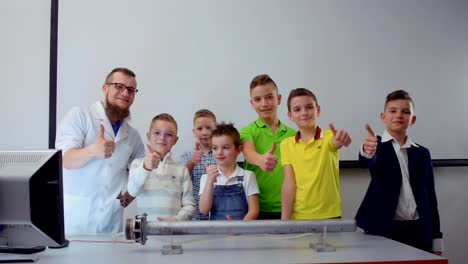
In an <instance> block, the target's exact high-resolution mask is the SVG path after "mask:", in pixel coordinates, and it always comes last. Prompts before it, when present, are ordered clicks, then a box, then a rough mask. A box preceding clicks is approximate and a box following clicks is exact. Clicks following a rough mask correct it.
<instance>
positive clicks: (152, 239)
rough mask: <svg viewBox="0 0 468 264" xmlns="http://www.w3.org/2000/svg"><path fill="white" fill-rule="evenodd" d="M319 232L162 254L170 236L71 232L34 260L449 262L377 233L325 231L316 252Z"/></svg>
mask: <svg viewBox="0 0 468 264" xmlns="http://www.w3.org/2000/svg"><path fill="white" fill-rule="evenodd" d="M319 236H320V235H319V234H291V235H239V236H234V235H232V236H229V235H209V236H207V235H206V236H205V235H204V236H193V235H191V236H173V237H172V239H173V243H174V244H179V245H182V249H183V253H182V254H179V255H163V254H162V252H161V250H162V247H163V245H170V244H171V236H149V237H148V241H147V243H146V245H140V244H138V243H134V242H132V241H127V240H125V238H124V236H123V235H115V236H74V237H69V238H68V239H69V240H70V241H71V242H70V246H69V247H68V248H62V249H47V250H46V251H44V252H41V253H38V254H39V260H38V262H37V263H39V264H42V263H47V264H58V263H60V264H72V263H80V264H83V263H84V264H93V263H114V264H118V263H138V264H145V263H151V264H154V263H171V264H178V263H218V262H221V263H223V264H228V263H236V264H239V263H242V264H244V263H353V262H369V263H379V262H384V261H387V262H385V263H387V264H388V263H393V262H395V263H405V262H407V263H411V261H415V260H431V262H430V263H448V260H447V259H445V258H442V257H439V256H436V255H433V254H431V253H428V252H425V251H422V250H419V249H415V248H412V247H409V246H406V245H404V244H401V243H398V242H395V241H393V240H389V239H386V238H383V237H379V236H371V235H366V234H363V233H362V232H360V231H357V232H352V233H329V234H328V235H327V241H328V243H329V244H331V245H332V246H334V247H336V251H335V252H316V251H315V250H313V249H311V248H309V243H310V242H312V243H316V242H317V241H318V238H319Z"/></svg>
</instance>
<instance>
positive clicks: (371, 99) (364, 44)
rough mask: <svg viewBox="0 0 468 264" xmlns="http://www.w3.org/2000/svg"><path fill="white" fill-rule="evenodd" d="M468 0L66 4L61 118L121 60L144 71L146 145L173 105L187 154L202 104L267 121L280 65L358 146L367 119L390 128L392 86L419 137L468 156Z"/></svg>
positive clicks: (141, 108) (137, 110) (344, 153)
mask: <svg viewBox="0 0 468 264" xmlns="http://www.w3.org/2000/svg"><path fill="white" fill-rule="evenodd" d="M466 14H468V2H467V1H463V0H447V1H439V0H413V1H407V0H394V1H385V0H355V1H345V0H340V1H339V0H331V1H330V0H297V1H285V0H273V1H270V0H253V1H252V0H238V1H215V0H200V1H189V0H186V1H182V0H172V1H169V0H168V1H159V0H141V1H125V0H103V1H91V0H82V1H61V2H60V7H59V19H58V21H59V25H58V36H59V40H58V77H57V84H58V85H57V86H58V88H57V89H58V91H57V92H58V95H57V121H58V122H60V120H61V118H62V117H63V116H64V114H65V113H66V112H67V111H68V110H69V109H70V108H71V107H73V106H86V105H89V104H91V103H93V102H94V101H96V100H100V99H102V98H103V95H102V91H101V86H102V84H103V82H104V77H105V76H106V74H107V73H108V72H109V71H110V70H111V69H112V68H115V67H120V66H123V67H128V68H130V69H132V70H134V71H135V73H136V75H137V81H138V89H139V90H140V92H139V93H138V94H137V96H136V98H135V101H134V104H133V106H132V109H131V111H132V121H131V122H132V124H133V125H134V126H135V127H136V128H137V129H138V130H139V132H140V133H141V135H142V138H143V141H144V142H146V141H147V140H146V132H147V130H148V129H149V123H150V120H151V119H152V117H154V116H155V115H156V114H159V113H162V112H167V113H170V114H171V115H173V116H174V117H175V119H176V120H177V122H178V125H179V142H178V143H177V145H176V146H175V147H174V149H173V150H174V152H175V153H176V155H178V154H181V153H182V152H183V151H186V150H189V149H191V148H193V147H194V137H193V134H192V127H193V124H192V117H193V113H194V112H195V111H196V110H198V109H201V108H208V109H210V110H212V111H213V112H214V113H215V114H216V115H217V118H218V121H228V122H229V121H231V122H234V124H235V126H236V127H237V128H238V129H240V128H242V127H243V126H245V125H247V124H248V123H250V122H251V121H253V120H255V119H256V118H257V116H256V113H255V112H254V110H253V109H252V107H251V105H250V103H249V99H250V98H249V83H250V81H251V79H252V78H253V77H254V76H255V75H257V74H262V73H267V74H269V75H270V76H271V77H272V78H273V79H274V80H275V81H276V83H277V85H278V88H279V92H280V93H281V94H282V96H283V100H282V103H281V105H280V110H279V113H278V114H279V118H280V120H282V121H283V122H285V123H287V124H288V125H290V126H292V127H294V128H295V125H294V124H293V123H291V122H290V121H289V120H288V118H287V109H286V99H287V96H288V94H289V91H290V90H291V89H293V88H297V87H305V88H308V89H310V90H311V91H313V92H314V93H315V94H316V95H317V97H318V103H319V104H320V106H321V111H322V112H321V115H320V117H319V126H321V127H322V128H328V124H329V123H330V122H333V123H334V125H335V126H336V127H337V128H342V129H345V130H347V131H348V132H349V133H350V134H351V136H352V138H353V143H352V144H351V145H350V146H349V147H348V148H343V149H342V150H341V151H340V160H342V161H355V160H357V152H358V147H359V145H360V144H361V143H362V141H363V139H364V138H365V136H366V131H365V129H364V125H365V123H369V124H370V125H371V126H372V127H373V128H374V130H375V131H376V132H377V133H378V134H381V133H382V131H383V130H384V126H383V124H382V122H381V121H380V113H381V112H382V110H383V106H384V101H385V97H386V95H387V94H388V93H389V92H391V91H393V90H396V89H405V90H407V91H408V92H410V94H411V95H412V96H413V99H414V101H415V106H416V115H417V122H416V124H415V125H414V126H413V127H412V128H411V129H410V136H411V137H412V139H413V140H414V141H415V142H417V143H421V144H422V145H424V146H426V147H428V148H429V149H430V150H431V153H432V158H433V159H467V158H468V140H467V139H466V136H465V135H467V134H468V124H467V122H466V115H467V114H468V106H466V102H468V87H467V86H468V74H467V72H468V30H467V25H468V16H467V15H466Z"/></svg>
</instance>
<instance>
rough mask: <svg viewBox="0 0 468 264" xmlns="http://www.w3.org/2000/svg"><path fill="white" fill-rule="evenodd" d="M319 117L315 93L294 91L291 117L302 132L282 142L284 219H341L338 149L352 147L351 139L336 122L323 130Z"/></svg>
mask: <svg viewBox="0 0 468 264" xmlns="http://www.w3.org/2000/svg"><path fill="white" fill-rule="evenodd" d="M319 115H320V106H319V105H318V103H317V98H316V97H315V95H314V94H313V93H312V92H311V91H309V90H307V89H305V88H297V89H294V90H292V91H291V92H290V94H289V97H288V117H289V119H290V120H291V121H293V122H294V123H296V125H297V126H298V128H299V131H298V132H297V133H296V136H294V137H289V138H287V139H285V140H283V142H281V162H282V164H283V173H284V182H283V186H282V189H281V199H282V200H281V203H282V209H281V219H282V220H289V219H328V218H336V217H341V214H342V210H341V194H340V181H339V164H338V162H339V155H338V150H339V149H340V148H341V147H342V146H348V145H349V144H351V137H350V135H349V134H348V132H346V131H344V130H337V129H335V127H334V126H333V124H332V123H330V125H329V127H330V130H322V129H321V128H320V127H319V126H318V125H317V118H318V116H319Z"/></svg>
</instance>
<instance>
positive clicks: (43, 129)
mask: <svg viewBox="0 0 468 264" xmlns="http://www.w3.org/2000/svg"><path fill="white" fill-rule="evenodd" d="M0 35H1V41H0V81H1V88H0V90H1V94H0V112H1V113H2V125H1V129H0V149H41V148H48V139H49V37H50V0H37V1H33V0H15V1H0Z"/></svg>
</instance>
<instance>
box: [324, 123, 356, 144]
mask: <svg viewBox="0 0 468 264" xmlns="http://www.w3.org/2000/svg"><path fill="white" fill-rule="evenodd" d="M328 127H329V128H330V130H331V131H332V133H333V138H332V142H333V144H334V145H335V147H337V148H341V147H342V146H345V147H347V146H349V144H351V141H352V140H351V136H350V135H349V133H348V132H346V131H344V130H341V129H336V128H335V126H334V125H333V123H330V124H329V125H328Z"/></svg>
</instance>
